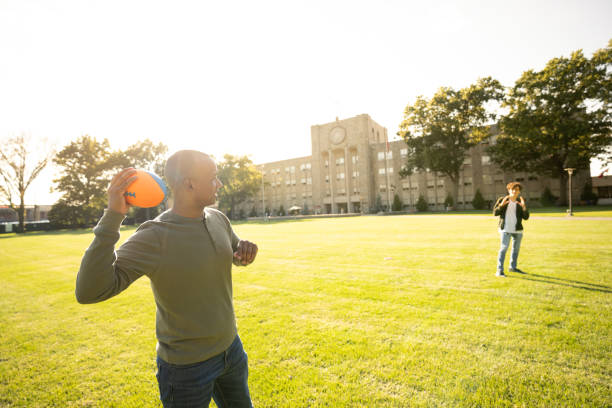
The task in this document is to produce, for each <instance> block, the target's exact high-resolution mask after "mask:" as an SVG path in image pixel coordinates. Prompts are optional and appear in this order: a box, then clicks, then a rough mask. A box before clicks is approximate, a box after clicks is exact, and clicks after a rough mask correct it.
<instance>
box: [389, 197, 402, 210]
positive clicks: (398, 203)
mask: <svg viewBox="0 0 612 408" xmlns="http://www.w3.org/2000/svg"><path fill="white" fill-rule="evenodd" d="M402 206H403V204H402V200H401V199H400V197H399V195H397V194H395V196H393V205H392V206H391V209H392V210H393V211H402Z"/></svg>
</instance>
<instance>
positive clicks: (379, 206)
mask: <svg viewBox="0 0 612 408" xmlns="http://www.w3.org/2000/svg"><path fill="white" fill-rule="evenodd" d="M384 209H385V208H384V207H383V203H382V198H381V197H380V194H376V203H375V204H374V212H375V213H379V212H382V211H384Z"/></svg>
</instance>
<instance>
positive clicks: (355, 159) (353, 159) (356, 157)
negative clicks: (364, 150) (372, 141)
mask: <svg viewBox="0 0 612 408" xmlns="http://www.w3.org/2000/svg"><path fill="white" fill-rule="evenodd" d="M351 160H352V162H353V164H355V163H357V162H358V161H359V156H353V157H351Z"/></svg>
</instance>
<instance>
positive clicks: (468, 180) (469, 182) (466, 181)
mask: <svg viewBox="0 0 612 408" xmlns="http://www.w3.org/2000/svg"><path fill="white" fill-rule="evenodd" d="M463 185H464V186H471V185H472V178H471V177H465V178H464V179H463Z"/></svg>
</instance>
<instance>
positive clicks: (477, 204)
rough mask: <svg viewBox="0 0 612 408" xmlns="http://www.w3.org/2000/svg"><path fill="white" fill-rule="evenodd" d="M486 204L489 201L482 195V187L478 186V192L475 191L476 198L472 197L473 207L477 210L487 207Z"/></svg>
mask: <svg viewBox="0 0 612 408" xmlns="http://www.w3.org/2000/svg"><path fill="white" fill-rule="evenodd" d="M486 205H487V202H486V201H485V199H484V197H483V196H482V193H481V192H480V189H479V188H477V189H476V192H475V193H474V198H472V207H474V209H475V210H482V209H484V208H485V207H486Z"/></svg>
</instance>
